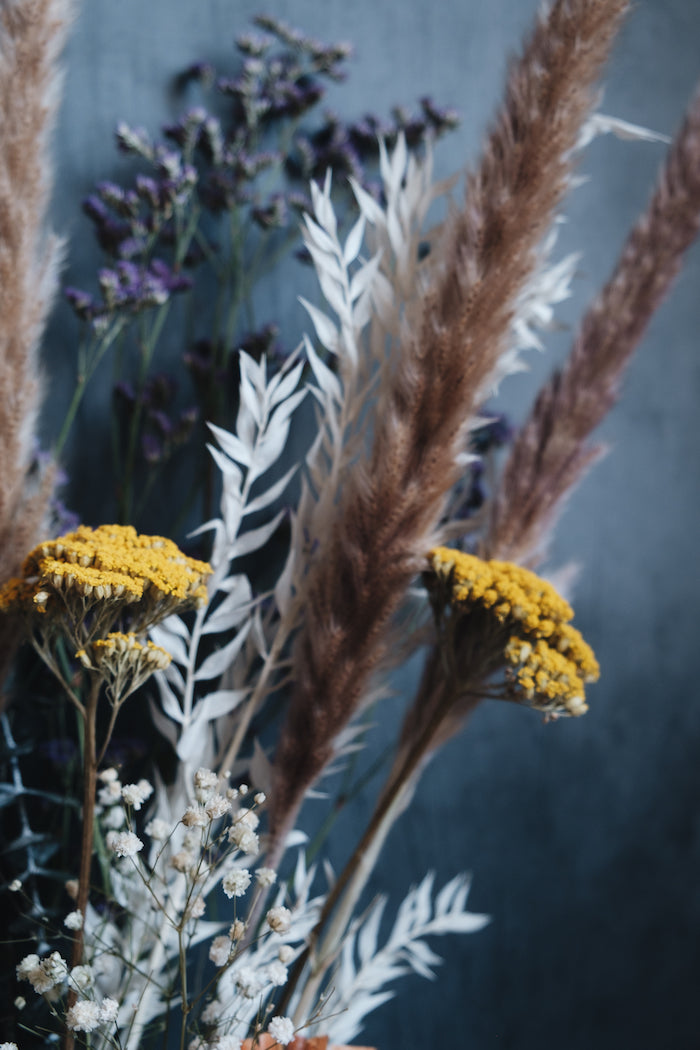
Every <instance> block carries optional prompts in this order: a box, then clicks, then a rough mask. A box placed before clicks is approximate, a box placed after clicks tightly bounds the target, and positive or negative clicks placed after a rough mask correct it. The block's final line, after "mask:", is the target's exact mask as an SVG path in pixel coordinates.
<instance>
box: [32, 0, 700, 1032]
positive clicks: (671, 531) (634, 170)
mask: <svg viewBox="0 0 700 1050" xmlns="http://www.w3.org/2000/svg"><path fill="white" fill-rule="evenodd" d="M537 6H538V5H537V2H536V0H437V2H434V3H430V4H427V3H422V2H420V0H379V2H377V0H350V2H348V0H326V2H323V3H321V2H319V0H315V2H314V0H287V2H283V0H269V2H268V3H267V4H266V6H265V8H264V10H266V11H270V12H272V13H274V14H276V15H279V16H281V17H283V18H286V19H287V20H288V21H290V22H292V23H295V24H298V25H299V26H300V27H302V28H304V29H305V30H308V31H311V32H313V33H315V34H316V35H318V36H319V37H321V38H322V39H336V38H347V39H349V40H351V41H352V42H353V44H354V45H355V48H356V56H355V58H354V59H353V62H352V66H351V69H352V73H351V77H350V79H349V81H348V83H347V84H345V85H343V86H342V87H340V88H338V89H334V90H333V92H332V93H331V98H330V102H331V104H332V105H333V106H334V107H335V108H337V109H338V110H339V111H340V112H341V113H342V114H343V115H345V116H347V117H351V116H354V115H358V114H359V113H361V112H364V111H365V110H367V109H372V110H375V111H377V112H379V113H387V112H388V111H389V109H390V107H391V105H393V104H394V103H397V102H406V103H410V102H412V101H413V100H414V99H417V98H418V97H419V96H420V95H422V94H431V95H433V96H434V98H435V99H436V100H437V101H438V102H441V103H450V104H453V105H455V106H456V107H457V108H458V109H459V110H460V111H461V114H462V120H463V123H462V126H461V128H460V130H459V131H458V132H457V133H456V134H454V135H452V136H451V137H450V138H449V139H447V140H445V141H444V142H443V143H442V144H441V145H440V146H439V147H438V151H437V166H438V170H439V172H440V173H441V174H447V173H450V172H452V171H453V170H456V169H458V168H460V167H462V166H463V165H464V164H465V163H466V162H468V161H470V160H473V159H474V158H475V157H476V155H477V151H478V145H479V141H480V136H481V133H482V131H483V129H484V126H485V123H486V122H487V120H488V119H489V117H490V115H491V113H492V112H493V109H494V106H495V104H496V101H497V100H498V98H499V95H500V90H501V85H502V82H503V75H504V70H505V64H506V58H507V55H508V53H509V52H511V51H512V50H513V49H514V48H515V47H516V46H517V43H518V41H519V39H520V37H521V34H522V32H523V31H524V30H525V28H526V27H527V25H528V24H529V22H530V19H531V17H532V15H533V13H534V12H535V10H536V8H537ZM259 10H260V8H259V7H258V5H257V4H256V3H253V2H251V0H237V2H235V3H234V2H233V0H148V2H144V0H120V2H119V3H117V4H114V3H111V2H108V0H85V2H84V4H83V10H82V12H81V13H80V16H79V18H78V21H77V24H76V27H75V31H74V33H73V36H72V39H71V42H70V45H69V48H68V54H67V79H66V94H65V103H64V107H63V111H62V116H61V122H60V130H59V134H58V137H57V158H58V159H57V163H58V183H57V189H56V194H55V224H56V226H57V227H58V228H59V230H60V231H61V232H63V233H65V234H66V235H67V236H68V238H69V241H70V243H69V256H68V259H69V261H68V278H69V280H70V282H71V283H77V284H82V285H85V284H86V283H87V282H88V281H89V276H88V275H89V266H90V265H93V267H94V256H91V255H90V254H89V252H88V250H87V246H88V241H89V238H88V236H87V222H86V220H84V219H83V218H82V216H81V215H80V211H79V200H80V198H81V197H82V196H84V195H85V193H86V192H87V191H88V189H89V187H90V185H91V183H92V182H93V181H94V180H95V179H97V178H105V177H109V176H110V175H112V174H113V173H114V172H115V171H116V170H117V169H118V162H117V161H116V160H115V154H114V151H113V148H112V136H111V131H112V128H113V126H114V125H115V123H116V121H117V120H118V119H122V118H123V119H125V120H127V121H128V122H130V123H133V124H143V125H145V126H147V127H149V128H151V129H153V130H155V129H156V128H157V127H158V126H159V125H160V124H161V123H162V122H163V121H164V120H166V119H168V118H169V117H171V116H173V115H174V114H175V113H176V111H177V105H176V103H175V100H174V99H173V97H172V96H171V95H170V93H169V90H168V85H169V83H170V81H171V78H172V76H173V75H174V74H175V73H177V72H178V71H179V70H181V69H183V68H184V67H185V66H187V65H188V64H189V63H190V62H192V61H193V60H194V59H197V58H206V59H211V60H213V61H214V62H217V63H219V64H221V65H226V64H227V63H230V61H231V57H232V48H231V41H232V38H233V36H234V34H235V33H237V32H239V31H241V30H243V29H244V28H246V27H247V26H248V24H249V20H250V17H251V16H252V15H253V14H254V13H256V12H257V11H259ZM699 74H700V5H698V4H697V3H696V2H690V0H638V3H637V4H636V7H635V10H634V11H633V12H632V14H631V16H630V17H629V19H628V22H627V24H626V26H625V28H624V29H623V31H622V34H621V37H620V40H619V44H618V46H617V49H616V52H615V55H614V57H613V60H612V63H611V65H610V68H609V71H608V75H607V77H606V94H605V100H604V104H603V107H602V108H603V109H604V110H605V111H606V112H609V113H612V114H614V115H616V116H619V117H622V118H624V119H626V120H630V121H634V122H637V123H641V124H645V125H647V126H649V127H652V128H654V129H656V130H658V131H662V132H667V133H671V132H672V131H673V129H674V128H675V127H676V126H677V124H678V122H679V120H680V117H681V114H682V110H683V107H684V105H685V103H686V101H687V99H688V97H689V95H690V93H691V91H692V89H693V85H694V81H695V80H696V78H697V77H698V75H699ZM662 152H663V148H662V147H661V146H658V145H648V144H640V143H631V144H630V143H621V142H618V141H616V140H612V139H610V138H607V139H603V140H599V141H598V142H597V143H595V144H594V146H593V147H592V148H591V149H590V150H589V151H588V153H587V155H586V157H585V158H584V162H583V171H584V172H585V173H587V174H588V175H589V176H590V179H589V181H588V182H587V183H586V184H585V185H583V186H582V187H581V188H579V189H577V190H576V192H575V193H574V194H573V195H572V197H571V199H570V201H569V203H568V205H567V209H566V210H567V214H568V217H569V222H568V225H567V226H566V227H565V228H564V229H563V232H562V236H561V241H560V244H561V250H562V252H563V251H569V250H581V251H582V252H583V258H582V262H581V265H580V274H579V276H578V278H577V280H576V282H575V293H576V294H575V298H574V299H573V300H572V301H571V302H569V303H567V304H565V305H564V306H563V307H562V309H561V311H560V317H561V319H562V321H563V322H566V324H568V325H571V324H572V323H573V322H574V320H575V318H576V317H577V316H578V315H579V314H580V312H581V309H582V308H583V305H584V304H585V303H586V301H587V299H588V298H589V297H590V295H591V294H592V292H593V290H594V289H595V288H596V287H597V286H598V285H599V283H600V282H601V280H602V279H603V278H604V276H605V275H606V274H607V272H608V271H609V270H610V268H611V266H612V264H613V261H614V259H615V256H616V252H617V250H618V248H619V246H620V244H621V242H622V239H623V237H624V235H625V232H626V230H627V229H628V227H629V226H630V224H631V223H632V221H633V220H634V218H635V215H636V213H637V212H638V210H639V209H640V208H641V207H642V206H643V205H644V202H645V200H646V199H647V196H648V193H649V191H650V187H651V184H652V181H653V178H654V175H655V171H656V169H657V167H658V164H659V162H660V159H661V156H662ZM90 250H91V248H90ZM293 291H294V289H289V288H286V289H285V288H284V287H283V286H280V289H279V297H278V302H277V304H276V311H277V317H278V319H281V320H282V322H283V325H284V329H285V336H286V339H285V341H286V342H287V344H288V345H292V344H294V343H296V341H297V339H298V338H299V335H300V333H301V331H302V330H303V327H304V325H305V319H304V315H303V313H302V311H301V310H300V308H298V306H297V305H296V303H295V300H294V294H293ZM75 337H76V329H75V327H74V326H73V323H72V320H71V318H70V316H69V315H68V311H67V309H65V308H61V309H59V311H58V313H57V318H56V320H55V322H54V324H53V326H52V329H51V332H50V337H49V338H48V340H47V345H46V364H47V368H48V371H49V374H50V375H51V376H52V377H53V378H52V382H51V401H52V411H53V410H54V409H55V411H56V418H58V417H59V416H60V412H61V409H62V408H64V407H65V401H66V398H67V391H68V384H69V382H70V378H71V374H72V369H73V355H74V346H75ZM569 341H570V331H563V332H560V333H556V334H555V335H554V336H553V337H552V339H551V340H549V341H548V351H547V354H546V355H545V356H543V357H537V356H534V357H533V358H532V359H531V363H532V370H531V372H530V374H529V375H528V376H526V377H515V378H512V379H510V380H509V381H508V382H507V383H506V385H505V387H504V390H503V403H504V404H505V406H506V407H507V408H508V410H509V411H510V412H511V413H512V414H513V416H514V417H515V418H516V419H517V418H522V415H523V414H524V412H525V410H526V408H527V405H528V404H529V401H530V399H531V397H532V393H533V391H534V390H535V389H536V386H537V384H538V383H539V382H541V381H542V379H543V378H544V377H545V376H546V374H547V373H548V371H549V370H550V369H551V367H552V365H553V363H554V362H555V361H557V360H560V359H561V357H562V356H563V355H564V353H565V352H566V349H567V346H568V344H569ZM105 392H106V377H105V380H104V381H103V382H101V383H100V382H98V383H97V384H96V386H95V388H94V392H93V393H92V395H91V397H90V398H89V399H88V402H87V403H86V407H85V411H84V413H83V414H82V416H81V422H80V425H81V426H82V427H83V430H82V435H83V441H82V447H81V448H80V449H77V448H74V449H73V459H72V460H71V461H70V463H69V466H71V465H72V469H73V472H74V475H75V473H76V472H77V471H78V470H84V471H85V477H86V479H89V478H92V479H93V480H92V481H89V482H88V483H89V484H91V485H92V484H94V479H95V478H98V477H99V474H96V473H95V471H96V470H97V469H99V457H100V456H101V455H103V454H104V448H103V446H102V443H101V441H102V439H101V438H99V436H98V431H97V427H98V425H99V421H100V413H101V406H102V404H103V403H102V402H101V400H100V399H101V398H103V397H104V396H106V394H105ZM699 402H700V253H699V252H698V250H697V249H696V250H695V251H694V252H693V253H692V254H691V256H690V258H689V260H688V264H687V266H686V268H685V271H684V273H683V275H682V276H681V278H680V280H679V281H678V284H677V286H676V287H675V289H674V291H673V294H672V296H671V297H670V299H669V301H668V302H667V303H666V305H665V307H664V308H663V310H662V311H661V312H660V313H659V315H658V317H657V318H656V320H655V321H654V323H653V325H652V326H651V329H650V331H649V333H648V334H647V337H646V338H645V341H644V343H643V345H642V347H641V349H640V351H639V353H638V356H637V358H636V359H635V361H634V362H633V364H632V366H631V368H630V370H629V374H628V376H627V380H626V383H625V386H624V391H623V395H622V399H621V401H620V403H619V405H618V406H617V407H616V408H615V410H614V411H613V413H612V414H611V416H610V418H609V419H608V421H607V422H606V423H605V425H604V426H603V427H602V428H601V437H602V438H604V440H605V441H606V442H608V443H609V444H610V446H611V452H610V454H609V456H608V457H607V458H606V459H605V460H604V461H603V462H602V463H600V464H599V465H598V466H597V467H596V468H595V470H594V471H593V472H592V473H591V475H590V476H589V477H588V478H587V479H586V481H585V482H584V484H583V485H582V486H581V488H580V489H579V491H578V492H577V493H576V495H575V497H574V498H573V499H572V500H571V502H570V505H569V508H568V511H567V513H566V515H565V517H564V518H563V520H562V522H561V525H560V528H559V531H558V535H557V540H556V544H555V547H554V552H553V560H552V564H553V565H557V564H562V563H565V562H568V561H571V560H575V561H576V562H578V563H579V564H580V566H581V575H580V580H579V583H578V586H577V590H576V610H577V624H578V625H579V626H580V627H581V629H582V630H583V632H584V634H585V635H586V637H587V638H588V639H589V640H590V641H591V643H592V644H593V646H594V648H595V650H596V653H597V654H598V656H599V659H600V663H601V666H602V678H601V681H600V684H599V685H597V686H595V687H592V688H591V691H590V702H591V710H590V713H589V714H588V715H587V716H586V717H585V718H584V719H580V720H576V721H568V722H566V721H564V722H561V723H559V724H554V725H543V724H542V723H541V721H540V720H539V718H538V716H536V715H534V714H533V713H531V712H528V711H525V710H521V709H516V708H511V706H510V705H508V706H507V707H506V706H505V705H497V704H492V705H484V706H482V708H481V709H480V710H479V711H478V712H477V714H476V715H475V717H474V718H473V720H472V722H471V724H470V725H469V727H468V728H467V730H466V732H465V733H464V734H463V736H462V737H461V738H459V739H458V740H456V741H454V742H453V743H451V745H450V746H449V747H448V748H447V749H446V751H445V753H444V755H442V756H441V757H440V759H439V760H438V761H436V762H435V763H434V765H433V767H432V768H431V769H430V770H429V771H428V773H427V774H426V776H425V779H424V782H423V785H422V788H421V790H420V792H419V795H418V797H417V799H416V801H415V804H414V807H413V810H412V812H411V814H410V817H409V818H408V819H406V820H405V821H404V823H403V824H402V825H401V826H400V827H399V828H397V830H396V832H395V834H394V835H393V837H392V839H391V840H390V843H389V848H388V850H387V857H386V859H385V861H384V862H383V864H382V866H381V868H380V870H379V871H378V872H377V875H376V878H375V882H374V886H375V889H376V890H378V891H386V892H389V893H390V894H391V896H392V899H393V900H394V901H395V902H396V903H397V904H398V902H399V900H400V899H401V898H402V896H403V893H404V892H405V889H406V888H407V886H408V885H409V884H410V883H411V882H414V881H416V880H418V879H419V878H420V877H421V876H422V875H423V873H424V872H425V871H426V870H427V869H429V868H434V869H435V870H436V871H437V873H438V881H439V882H442V881H444V880H446V879H447V878H448V877H450V876H451V875H452V874H454V873H456V872H458V871H460V870H463V869H469V870H470V871H471V872H472V873H473V888H472V893H471V898H470V899H471V904H472V906H473V908H474V909H475V910H477V911H484V912H488V913H489V914H490V915H491V916H492V922H491V924H490V926H489V927H488V928H487V929H486V930H484V931H483V932H481V933H479V934H476V935H473V936H470V937H452V938H445V939H443V940H442V941H440V942H439V943H438V944H437V945H435V947H436V948H437V950H438V951H439V952H441V953H442V954H444V957H445V960H446V962H445V965H444V966H443V967H442V969H441V970H440V971H439V976H438V980H437V982H435V983H434V984H432V985H431V984H428V983H426V982H421V981H420V980H419V979H418V978H413V977H412V978H409V979H406V980H405V981H404V982H403V983H402V984H400V985H399V986H398V996H397V998H396V1000H395V1001H394V1002H393V1003H390V1004H388V1005H387V1006H385V1007H383V1008H382V1010H381V1011H379V1012H378V1013H377V1014H376V1015H374V1016H373V1017H372V1018H370V1020H369V1023H368V1026H367V1030H366V1033H365V1040H366V1041H367V1042H370V1043H372V1044H376V1046H377V1047H379V1048H380V1050H425V1048H437V1047H443V1046H450V1047H454V1048H462V1047H464V1048H465V1050H506V1048H509V1050H510V1048H512V1050H530V1048H533V1050H534V1048H535V1047H537V1048H538V1050H550V1048H551V1050H561V1048H566V1050H590V1048H591V1047H596V1048H597V1050H622V1048H625V1050H626V1048H628V1047H630V1048H631V1047H634V1048H635V1050H658V1048H659V1047H667V1046H669V1047H673V1048H674V1050H691V1048H696V1047H697V1046H698V1045H700V1006H699V1005H698V1003H699V1000H698V995H697V988H698V979H699V978H700V695H699V691H698V687H697V681H696V680H697V674H698V667H699V663H698V646H699V639H698V626H699V623H700V617H699V616H698V613H699V611H700V597H699V595H698V591H699V589H700V572H699V571H698V570H699V559H698V553H697V549H698V540H697V536H698V508H699V507H700V471H699V470H698V462H699V461H700V426H699V425H698V405H699ZM50 418H51V417H50V416H49V419H50ZM51 425H52V424H51V422H49V424H48V425H47V436H50V434H49V432H50V427H51ZM93 428H94V429H93ZM86 433H88V434H90V440H89V441H85V435H86ZM93 437H95V439H96V440H95V442H94V443H93V441H92V438H93ZM408 677H410V676H407V678H408ZM405 684H406V688H407V689H409V688H410V684H411V683H410V682H409V681H408V680H407V681H406V683H405ZM397 707H398V705H397V704H396V703H392V704H389V705H388V706H387V708H386V716H385V719H384V721H383V722H381V724H380V725H379V727H378V730H377V737H378V739H379V740H386V741H388V740H389V738H390V735H391V732H392V729H393V724H392V720H393V718H394V717H395V715H396V711H397ZM369 797H370V796H369V795H368V796H367V797H366V798H364V799H361V800H359V801H358V802H357V803H356V804H355V806H354V808H353V810H352V818H353V819H356V820H357V821H359V820H360V818H361V816H362V812H363V809H364V808H366V807H367V806H368V805H369ZM341 852H342V851H341V848H340V846H339V845H338V846H337V847H336V859H337V861H338V862H339V861H340V858H341Z"/></svg>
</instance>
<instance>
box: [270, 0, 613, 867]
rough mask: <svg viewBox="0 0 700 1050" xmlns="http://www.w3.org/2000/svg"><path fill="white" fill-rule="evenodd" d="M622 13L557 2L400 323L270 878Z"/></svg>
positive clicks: (547, 208) (312, 602)
mask: <svg viewBox="0 0 700 1050" xmlns="http://www.w3.org/2000/svg"><path fill="white" fill-rule="evenodd" d="M626 7H627V3H626V0H605V2H603V0H558V2H556V3H555V4H554V5H553V7H552V8H551V10H550V11H549V13H548V14H546V15H545V16H543V17H542V18H541V19H540V20H539V22H538V24H537V26H536V28H535V30H534V32H533V35H532V37H531V39H530V41H529V42H528V44H527V45H526V48H525V51H524V54H523V57H522V58H521V59H520V61H519V62H518V63H517V64H516V65H515V66H514V67H513V69H512V71H511V75H510V80H509V83H508V88H507V94H506V102H505V105H504V108H503V110H502V113H501V115H500V117H499V119H498V121H497V122H496V124H495V126H494V129H493V130H492V132H491V135H490V136H489V138H488V140H487V143H486V147H485V150H484V155H483V159H482V163H481V166H480V168H479V170H478V172H477V174H476V175H474V176H472V177H471V178H470V179H469V181H468V192H467V201H466V206H465V208H464V209H463V210H462V211H461V212H460V213H458V214H457V215H455V216H453V217H452V219H451V221H450V223H449V224H448V227H449V229H448V232H447V234H446V237H445V239H444V241H443V243H442V245H441V246H439V247H438V248H437V249H436V250H435V252H434V270H433V280H432V284H431V285H430V286H429V289H428V291H427V293H426V295H425V296H424V297H423V300H422V302H421V303H420V305H419V308H418V312H417V315H416V316H410V317H409V316H407V317H406V324H405V325H404V330H403V333H402V339H401V344H402V345H401V349H402V358H401V364H400V366H399V368H398V369H397V371H396V372H395V373H394V374H393V375H391V376H388V377H387V379H386V382H387V383H388V388H387V389H386V390H385V391H384V392H382V397H381V398H380V401H381V403H382V405H383V406H384V410H383V411H382V413H381V414H380V416H379V418H376V419H374V420H373V426H374V434H375V437H374V444H373V449H372V452H371V454H370V456H369V459H368V461H365V462H360V463H357V464H356V465H355V466H354V467H353V470H352V471H351V472H349V474H348V478H347V481H346V483H345V486H344V489H343V492H342V496H341V499H340V501H339V505H338V510H337V515H336V519H335V522H334V524H333V528H332V537H331V540H330V542H329V544H328V547H327V549H326V551H325V553H324V557H323V559H320V560H319V561H317V563H316V564H315V565H314V566H313V567H312V569H311V571H310V573H309V576H308V580H307V586H306V594H305V596H304V597H305V608H306V610H307V618H306V622H305V625H304V627H303V628H302V631H301V633H300V635H299V637H298V639H297V642H296V646H295V652H294V669H293V673H294V677H295V691H294V694H293V696H292V700H291V703H290V707H289V712H288V718H287V722H286V725H285V726H284V728H283V730H282V734H281V738H280V744H279V748H278V751H277V756H276V785H275V788H276V789H275V792H274V796H273V800H272V810H271V834H272V837H271V860H270V863H271V864H272V865H273V866H274V863H275V861H276V859H277V858H278V856H279V854H280V853H281V850H282V848H283V845H282V844H283V841H284V838H285V835H286V832H287V830H288V829H289V828H290V827H291V825H292V824H293V821H294V819H295V816H296V813H297V811H298V808H299V806H300V805H301V801H302V799H303V796H304V792H305V791H306V789H307V788H308V787H309V785H310V784H311V783H312V782H313V781H314V780H315V778H316V777H317V776H318V774H319V773H320V771H321V770H322V769H323V767H324V766H325V764H326V763H327V762H328V760H329V759H330V757H331V756H332V754H333V740H334V738H335V737H336V735H337V733H338V732H339V730H340V729H342V728H343V726H345V725H346V724H347V722H348V721H349V720H350V719H351V717H352V716H353V714H354V713H355V712H356V710H357V708H358V706H359V705H360V703H361V700H362V697H363V693H364V690H365V688H366V685H367V682H368V679H369V677H370V675H371V673H372V672H373V670H374V669H375V668H376V667H377V665H378V664H379V663H380V661H381V659H382V656H383V650H384V645H385V635H386V627H387V625H388V623H389V621H390V619H391V617H392V615H393V613H394V612H395V611H396V609H397V607H398V605H399V603H400V601H401V599H402V597H403V595H404V593H405V590H406V587H407V585H408V583H409V581H410V579H411V577H412V576H413V575H414V573H415V572H416V571H417V568H418V566H419V564H420V559H421V558H422V557H423V556H424V554H425V551H426V550H427V549H428V548H429V547H430V545H431V538H432V537H433V535H434V531H435V529H436V527H437V524H438V522H439V520H440V516H441V514H442V512H443V509H444V506H445V500H446V497H447V494H448V493H449V491H450V489H451V487H452V485H453V483H454V482H455V480H456V478H457V477H458V474H459V470H460V468H459V466H458V454H459V452H460V451H461V450H462V444H463V439H464V431H465V426H466V425H467V424H468V421H469V418H470V416H471V414H472V413H473V411H474V408H475V405H476V404H477V402H478V399H479V397H480V396H483V392H484V388H485V384H486V383H487V381H488V379H489V376H490V374H491V373H492V371H493V369H494V367H495V366H496V364H497V362H498V358H499V354H500V353H501V351H502V349H503V346H504V343H505V339H506V337H507V333H508V329H509V325H510V321H511V318H512V314H513V309H514V307H513V303H514V299H515V296H516V295H517V293H518V292H519V291H520V289H521V288H522V287H523V284H524V282H525V280H526V279H527V277H528V274H529V272H530V270H531V268H532V266H533V264H534V262H535V259H536V249H537V246H538V244H539V242H540V240H541V238H542V236H543V235H544V233H545V231H546V229H547V228H548V225H549V223H550V222H551V220H552V218H553V215H554V214H555V211H556V208H557V206H558V204H559V202H560V200H561V197H562V195H563V193H564V192H565V189H566V187H567V184H568V179H569V172H570V163H571V160H570V157H571V151H572V148H573V147H574V145H575V142H576V140H577V136H578V133H579V128H580V125H581V123H582V121H583V120H584V118H585V116H586V114H587V112H588V110H589V108H590V104H591V85H592V84H593V82H594V80H595V78H596V76H597V74H598V72H599V70H600V67H601V65H602V63H603V61H604V59H605V58H606V56H607V53H608V50H609V47H610V44H611V41H612V39H613V36H614V33H615V31H616V29H617V27H618V25H619V22H620V18H621V15H622V14H623V12H624V11H625V9H626Z"/></svg>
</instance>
